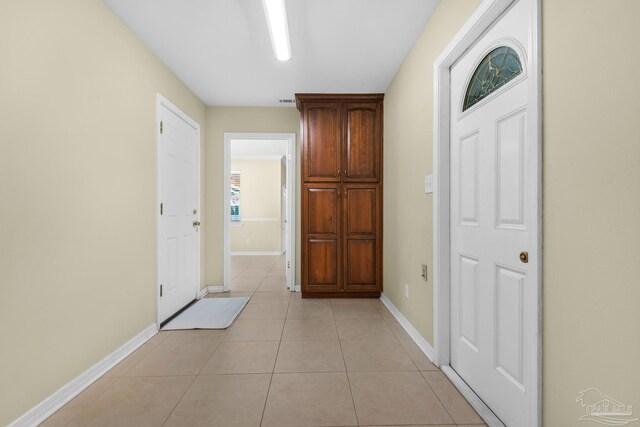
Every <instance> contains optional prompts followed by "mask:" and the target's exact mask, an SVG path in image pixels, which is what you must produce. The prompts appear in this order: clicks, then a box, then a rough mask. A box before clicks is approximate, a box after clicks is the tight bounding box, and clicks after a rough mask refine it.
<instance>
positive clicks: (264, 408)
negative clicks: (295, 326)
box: [260, 299, 291, 426]
mask: <svg viewBox="0 0 640 427" xmlns="http://www.w3.org/2000/svg"><path fill="white" fill-rule="evenodd" d="M289 304H291V299H289V301H288V302H287V314H285V317H284V322H282V330H281V331H280V340H279V341H278V350H277V351H276V358H275V360H274V361H273V368H272V369H271V378H270V379H269V387H268V388H267V395H266V396H265V397H264V406H263V407H262V416H261V417H260V425H261V426H262V423H263V422H264V414H265V412H266V411H267V402H269V393H270V392H271V384H272V383H273V376H274V375H275V371H276V364H277V363H278V356H279V355H280V346H281V345H282V335H283V334H284V325H285V323H287V316H288V314H289Z"/></svg>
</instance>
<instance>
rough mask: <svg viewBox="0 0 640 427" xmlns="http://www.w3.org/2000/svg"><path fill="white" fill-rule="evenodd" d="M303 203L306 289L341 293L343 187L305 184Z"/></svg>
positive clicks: (304, 276) (303, 270) (303, 253)
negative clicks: (341, 192) (341, 193)
mask: <svg viewBox="0 0 640 427" xmlns="http://www.w3.org/2000/svg"><path fill="white" fill-rule="evenodd" d="M302 203H303V206H302V208H303V209H302V212H303V216H302V233H303V234H302V239H303V241H302V266H303V268H302V288H303V290H304V291H318V292H337V291H339V290H340V286H341V284H342V275H341V265H342V263H341V260H340V257H341V253H342V248H341V243H340V230H341V224H340V222H341V217H340V209H341V198H340V184H305V185H304V189H303V194H302Z"/></svg>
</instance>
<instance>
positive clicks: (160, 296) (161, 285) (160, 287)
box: [160, 285, 162, 298]
mask: <svg viewBox="0 0 640 427" xmlns="http://www.w3.org/2000/svg"><path fill="white" fill-rule="evenodd" d="M160 298H162V285H160Z"/></svg>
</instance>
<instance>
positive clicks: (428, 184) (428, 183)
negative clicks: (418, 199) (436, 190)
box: [424, 175, 433, 194]
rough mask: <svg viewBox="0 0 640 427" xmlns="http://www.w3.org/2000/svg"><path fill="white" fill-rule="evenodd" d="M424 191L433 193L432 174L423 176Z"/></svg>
mask: <svg viewBox="0 0 640 427" xmlns="http://www.w3.org/2000/svg"><path fill="white" fill-rule="evenodd" d="M424 192H425V193H426V194H431V193H433V175H426V176H425V177H424Z"/></svg>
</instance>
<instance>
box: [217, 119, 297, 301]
mask: <svg viewBox="0 0 640 427" xmlns="http://www.w3.org/2000/svg"><path fill="white" fill-rule="evenodd" d="M234 139H245V140H246V139H254V140H282V141H286V142H287V147H288V149H287V152H288V154H287V192H288V194H289V209H288V210H289V212H288V214H289V221H288V222H287V227H289V248H288V250H287V251H288V252H289V254H287V258H288V259H289V260H290V262H291V265H290V268H288V269H287V284H288V285H289V286H290V290H291V291H292V292H293V291H299V290H300V288H299V286H298V285H296V204H297V197H296V195H297V189H296V188H297V187H296V182H297V178H296V177H297V164H296V160H297V148H296V134H295V133H256V132H225V133H224V171H223V172H224V180H223V181H224V187H223V188H224V190H223V194H224V203H223V209H224V236H223V244H224V260H223V264H224V273H223V277H224V279H223V280H224V285H223V291H224V292H227V291H230V290H231V271H230V270H231V268H230V267H231V230H230V227H231V213H230V210H229V205H230V203H231V197H230V195H229V191H227V189H228V188H229V187H230V185H231V176H230V175H231V141H232V140H234ZM245 158H256V156H245ZM258 158H265V156H259V157H258ZM269 158H270V157H269ZM246 254H248V253H246ZM263 255H264V253H263ZM274 255H275V253H274Z"/></svg>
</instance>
